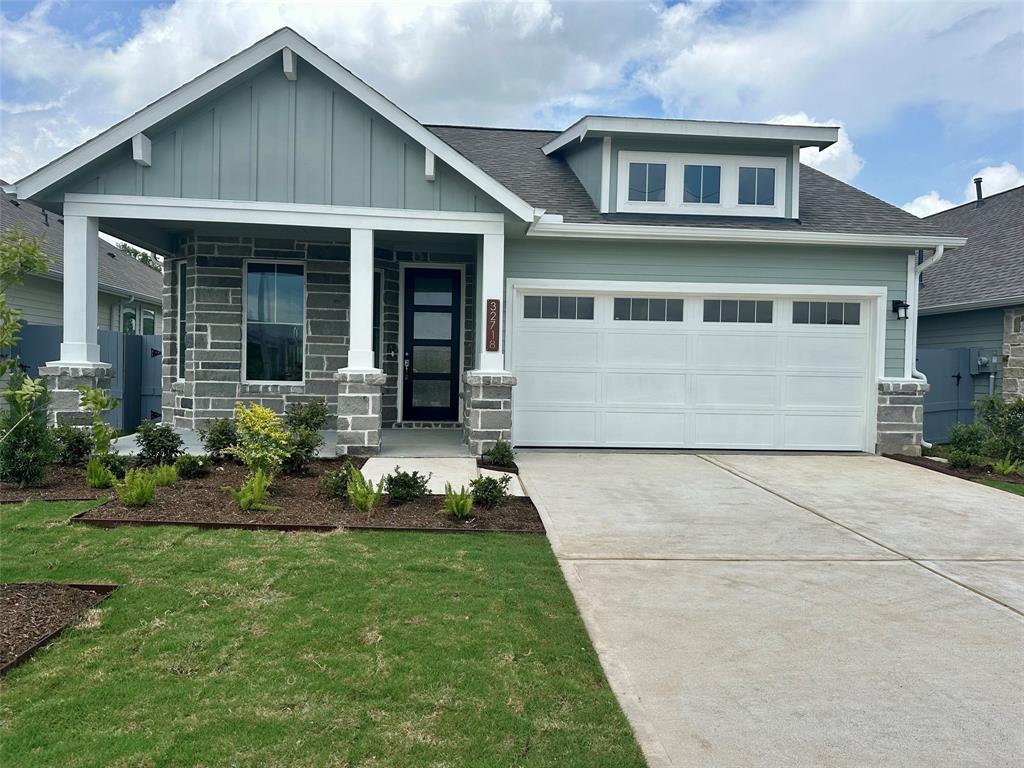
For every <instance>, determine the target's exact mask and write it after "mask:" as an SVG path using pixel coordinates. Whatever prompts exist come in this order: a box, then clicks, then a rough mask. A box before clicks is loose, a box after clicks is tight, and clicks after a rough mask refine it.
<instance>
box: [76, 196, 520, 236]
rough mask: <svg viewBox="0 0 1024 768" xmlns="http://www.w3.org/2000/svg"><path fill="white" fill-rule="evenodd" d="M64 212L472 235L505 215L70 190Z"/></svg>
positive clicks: (492, 229)
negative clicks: (87, 192)
mask: <svg viewBox="0 0 1024 768" xmlns="http://www.w3.org/2000/svg"><path fill="white" fill-rule="evenodd" d="M64 215H65V216H94V217H96V218H108V219H137V220H150V221H166V222H172V221H175V222H199V223H220V224H271V225H278V226H294V227H329V228H333V229H373V230H393V231H398V232H441V233H446V234H468V235H495V234H504V232H505V217H504V215H502V214H500V213H472V212H467V213H462V212H452V211H419V210H404V209H400V208H361V207H355V206H338V205H305V204H297V203H268V202H250V201H244V200H208V199H200V198H181V197H140V196H135V195H92V194H73V193H69V194H66V195H65V196H64Z"/></svg>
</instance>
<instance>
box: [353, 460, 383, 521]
mask: <svg viewBox="0 0 1024 768" xmlns="http://www.w3.org/2000/svg"><path fill="white" fill-rule="evenodd" d="M383 495H384V481H383V480H381V481H380V482H379V483H377V486H376V488H375V487H374V485H373V483H371V482H370V481H369V480H367V479H366V478H365V477H363V473H362V472H360V471H359V468H358V467H356V466H354V465H353V466H351V468H350V469H349V471H348V500H349V501H350V502H351V503H352V506H353V507H355V508H356V509H358V510H359V511H360V512H365V513H366V514H370V513H371V512H372V511H373V510H374V508H376V506H377V505H378V504H380V497H381V496H383Z"/></svg>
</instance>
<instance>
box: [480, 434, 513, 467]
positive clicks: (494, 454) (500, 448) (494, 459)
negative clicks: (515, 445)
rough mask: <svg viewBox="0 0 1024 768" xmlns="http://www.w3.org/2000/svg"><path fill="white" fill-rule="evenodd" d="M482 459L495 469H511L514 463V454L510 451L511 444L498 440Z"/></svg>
mask: <svg viewBox="0 0 1024 768" xmlns="http://www.w3.org/2000/svg"><path fill="white" fill-rule="evenodd" d="M484 459H486V460H487V462H488V463H489V464H493V465H495V466H496V467H513V466H515V463H516V452H515V451H513V450H512V443H510V442H508V441H507V440H499V441H498V442H496V443H495V444H494V447H493V448H491V450H489V451H487V452H486V453H484Z"/></svg>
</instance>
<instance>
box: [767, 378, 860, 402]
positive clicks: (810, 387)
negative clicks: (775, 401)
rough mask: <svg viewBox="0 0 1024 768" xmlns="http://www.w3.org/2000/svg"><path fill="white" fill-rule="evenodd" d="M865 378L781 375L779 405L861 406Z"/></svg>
mask: <svg viewBox="0 0 1024 768" xmlns="http://www.w3.org/2000/svg"><path fill="white" fill-rule="evenodd" d="M863 404H864V377H863V376H836V375H831V376H829V375H822V374H818V375H814V374H799V375H789V376H785V377H784V378H783V383H782V405H784V406H792V407H819V408H829V407H844V406H845V407H853V408H857V409H861V408H863V407H864V405H863Z"/></svg>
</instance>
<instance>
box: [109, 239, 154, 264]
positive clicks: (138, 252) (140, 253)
mask: <svg viewBox="0 0 1024 768" xmlns="http://www.w3.org/2000/svg"><path fill="white" fill-rule="evenodd" d="M117 249H118V250H119V251H123V252H124V253H127V254H128V255H129V256H131V257H132V258H133V259H135V260H136V261H141V262H142V263H143V264H145V265H146V266H147V267H149V268H150V269H156V270H159V269H160V262H159V261H158V260H157V257H156V256H154V255H153V254H152V253H150V252H149V251H144V250H142V249H141V248H136V247H135V246H134V245H132V244H131V243H125V242H120V243H118V244H117Z"/></svg>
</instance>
